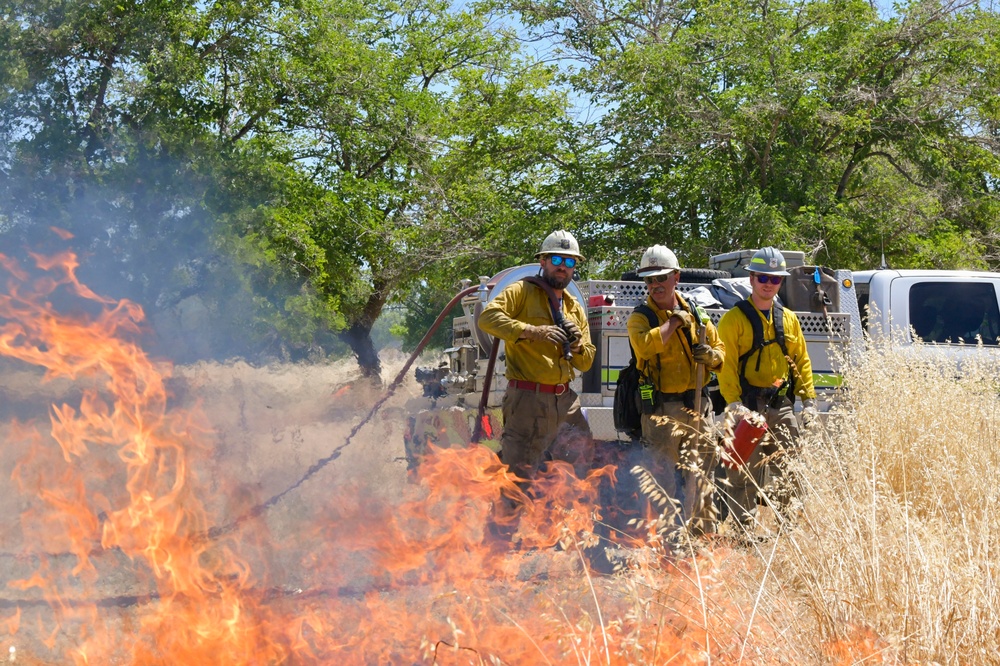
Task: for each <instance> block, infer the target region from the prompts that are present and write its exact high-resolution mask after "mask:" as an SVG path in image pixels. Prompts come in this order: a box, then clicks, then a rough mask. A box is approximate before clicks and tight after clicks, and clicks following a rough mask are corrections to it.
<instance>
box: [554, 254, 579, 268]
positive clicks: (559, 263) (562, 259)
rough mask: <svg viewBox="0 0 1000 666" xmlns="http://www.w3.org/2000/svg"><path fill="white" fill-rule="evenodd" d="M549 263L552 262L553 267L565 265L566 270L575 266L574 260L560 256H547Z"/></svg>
mask: <svg viewBox="0 0 1000 666" xmlns="http://www.w3.org/2000/svg"><path fill="white" fill-rule="evenodd" d="M549 261H551V262H552V265H553V266H562V265H563V264H565V265H566V268H573V267H574V266H576V259H574V258H573V257H564V256H562V255H561V254H551V255H549Z"/></svg>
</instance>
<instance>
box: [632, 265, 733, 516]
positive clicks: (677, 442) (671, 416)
mask: <svg viewBox="0 0 1000 666" xmlns="http://www.w3.org/2000/svg"><path fill="white" fill-rule="evenodd" d="M637 275H638V276H639V277H641V278H642V279H643V281H644V282H645V283H646V291H647V292H648V296H647V298H646V303H645V309H644V308H643V306H639V307H638V308H636V310H635V311H634V312H633V313H632V314H631V316H629V318H628V323H627V325H628V337H629V342H630V343H631V345H632V349H633V350H634V352H635V355H636V366H637V368H638V369H639V371H640V372H641V373H642V375H643V377H644V378H648V380H649V382H650V388H651V389H652V390H651V391H649V390H647V391H646V392H645V393H644V392H642V390H640V396H641V399H642V407H643V409H642V411H643V416H642V443H643V445H644V446H645V447H647V449H648V450H649V451H650V453H651V454H652V455H653V456H654V468H655V469H657V472H656V473H654V477H655V478H656V479H657V481H658V482H659V483H660V485H661V486H662V488H663V490H664V491H665V493H666V494H667V496H668V498H669V500H670V503H671V504H672V505H673V515H672V516H670V521H671V522H670V524H669V531H670V532H671V533H676V532H677V528H680V527H687V528H688V529H689V530H690V531H691V533H692V534H695V535H698V534H705V533H710V532H714V531H715V506H714V502H713V494H714V488H715V486H714V484H713V470H714V468H715V464H716V462H717V459H716V453H715V445H714V442H712V440H711V438H710V437H708V433H709V432H710V430H711V423H712V419H711V404H712V401H711V400H710V399H709V397H708V395H707V394H706V393H705V385H706V384H707V383H708V380H709V379H710V378H711V372H715V371H717V370H719V369H720V368H721V367H722V364H723V359H724V357H725V353H724V352H725V347H724V346H723V344H722V341H721V340H720V339H719V334H718V332H717V331H716V330H715V326H713V325H712V323H711V322H710V321H708V318H707V317H705V316H704V315H703V313H702V312H701V311H700V310H699V309H698V308H697V306H695V305H694V304H693V303H691V302H689V301H687V300H685V299H684V298H683V297H682V296H681V295H680V294H679V293H678V291H677V283H678V282H679V281H680V266H679V265H678V263H677V257H676V256H675V255H674V253H673V252H672V251H670V250H669V249H668V248H666V247H664V246H663V245H653V246H652V247H650V248H649V249H647V250H646V251H645V253H644V254H643V255H642V259H641V260H640V263H639V270H638V271H637ZM650 313H652V314H653V315H654V318H655V322H656V324H655V325H653V321H654V319H651V318H650V316H649V315H650ZM702 340H703V341H702ZM699 364H701V365H703V366H704V368H705V371H703V372H702V373H700V374H701V382H700V385H699V384H698V375H699V373H698V366H699ZM698 393H701V395H700V399H696V396H697V394H698ZM696 403H697V407H698V410H699V412H696V411H695V407H696ZM668 515H669V511H668Z"/></svg>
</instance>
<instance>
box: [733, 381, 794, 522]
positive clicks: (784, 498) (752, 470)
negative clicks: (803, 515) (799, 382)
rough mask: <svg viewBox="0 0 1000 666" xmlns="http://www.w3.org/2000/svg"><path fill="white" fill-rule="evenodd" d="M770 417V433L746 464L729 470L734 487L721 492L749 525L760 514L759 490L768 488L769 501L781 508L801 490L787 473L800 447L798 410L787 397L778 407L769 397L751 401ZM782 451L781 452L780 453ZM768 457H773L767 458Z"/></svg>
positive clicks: (766, 494) (780, 509)
mask: <svg viewBox="0 0 1000 666" xmlns="http://www.w3.org/2000/svg"><path fill="white" fill-rule="evenodd" d="M747 407H749V408H750V409H755V408H756V409H755V411H758V412H759V413H761V414H763V415H764V416H765V417H766V418H767V428H768V433H767V435H765V437H764V439H763V440H761V442H760V444H759V445H758V446H757V448H756V450H754V452H753V453H752V454H751V455H750V459H749V460H747V463H746V465H742V466H740V467H739V468H738V469H728V470H726V476H727V478H728V480H729V484H730V487H729V488H726V489H724V490H722V491H720V492H722V493H723V498H724V499H725V501H726V503H727V504H728V505H729V510H730V511H731V512H732V514H733V517H734V518H736V520H737V521H739V523H740V524H741V525H743V526H745V527H748V528H749V527H752V526H753V524H754V520H755V518H756V515H757V492H758V490H759V489H763V490H764V494H765V496H766V497H767V499H768V501H769V503H770V504H771V505H772V506H773V507H774V508H775V509H776V510H777V511H779V512H782V511H784V509H786V508H787V506H788V503H789V502H790V501H791V499H792V498H793V497H795V496H796V495H797V494H798V486H797V484H796V483H795V480H794V478H792V477H791V476H789V475H787V474H786V470H785V465H786V463H787V458H788V457H790V456H795V455H797V454H798V451H799V425H798V422H797V421H796V420H795V411H794V410H793V409H792V406H791V405H790V404H789V403H788V401H787V400H783V401H782V405H781V406H780V407H778V408H775V407H768V406H767V405H766V401H763V400H761V401H758V404H757V405H747ZM776 454H780V455H776ZM765 458H770V460H769V461H768V462H766V463H765V462H764V459H765Z"/></svg>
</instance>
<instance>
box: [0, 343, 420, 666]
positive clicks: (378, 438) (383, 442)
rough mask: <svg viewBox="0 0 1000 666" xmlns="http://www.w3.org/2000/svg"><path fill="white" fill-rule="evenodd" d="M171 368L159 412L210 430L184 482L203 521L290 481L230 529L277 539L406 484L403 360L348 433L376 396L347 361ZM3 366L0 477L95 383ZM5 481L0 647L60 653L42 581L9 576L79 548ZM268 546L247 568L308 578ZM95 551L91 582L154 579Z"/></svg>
mask: <svg viewBox="0 0 1000 666" xmlns="http://www.w3.org/2000/svg"><path fill="white" fill-rule="evenodd" d="M405 361H406V357H405V356H404V355H403V354H401V353H400V352H395V351H392V350H388V351H387V352H385V353H384V354H383V364H384V371H383V378H384V381H385V384H386V385H388V384H389V383H390V382H391V381H392V380H393V378H394V377H395V376H396V375H397V373H398V372H399V371H400V370H401V368H402V367H403V364H404V362H405ZM164 369H165V370H167V369H166V368H164ZM167 371H168V372H171V375H172V376H171V377H170V378H169V379H168V380H167V387H168V392H169V394H170V397H169V403H168V404H169V411H171V412H178V411H181V412H190V413H194V414H202V415H203V418H200V419H199V422H200V423H202V425H204V427H205V428H206V430H205V432H204V433H202V435H201V436H199V437H198V439H199V440H200V441H199V442H198V443H197V444H196V446H197V447H199V448H200V449H201V450H202V452H203V453H204V455H196V456H194V457H193V458H192V460H193V461H196V462H194V464H195V468H194V469H193V470H192V472H193V475H192V481H193V483H194V484H195V487H197V488H198V489H199V490H198V492H199V493H200V498H199V499H200V500H201V501H202V503H203V504H204V506H205V510H206V523H207V524H206V525H205V527H206V528H211V527H218V526H219V525H227V524H231V523H232V521H235V520H237V519H239V518H240V516H242V515H243V514H245V513H246V512H247V510H248V509H251V508H253V507H255V506H259V505H260V504H262V503H265V502H267V501H268V500H273V498H274V497H275V496H277V495H279V494H281V493H283V492H285V491H288V492H287V494H285V495H284V496H283V497H282V498H281V499H280V500H278V501H274V502H273V506H272V507H270V508H269V509H268V510H266V511H265V512H264V513H263V517H262V518H261V519H260V520H253V521H248V522H247V523H246V524H245V525H242V526H241V527H240V528H239V529H238V530H236V531H235V532H234V534H233V538H234V539H237V540H239V539H254V538H257V539H261V540H268V541H272V542H274V543H281V542H282V541H283V540H285V539H288V538H290V537H292V536H294V535H296V533H297V531H298V530H300V529H303V524H304V520H306V517H309V516H313V515H314V514H315V512H316V510H317V507H322V506H325V503H327V502H329V500H330V498H331V497H336V496H338V495H341V494H344V493H346V494H352V495H358V494H359V493H360V494H364V495H365V496H366V497H372V498H378V497H382V498H384V499H387V500H391V499H392V498H394V497H398V496H399V495H400V494H401V493H402V489H403V487H404V485H405V484H406V460H405V458H404V451H403V430H404V427H405V425H406V415H407V410H408V409H411V408H412V407H413V404H414V401H415V400H416V402H417V403H419V400H418V398H419V396H420V392H421V389H420V386H419V385H418V384H417V383H416V381H415V380H414V379H413V371H412V369H411V370H409V371H408V372H407V373H406V376H405V377H404V379H403V381H402V382H401V384H400V385H399V386H398V388H397V390H396V394H395V395H394V397H393V398H391V399H390V400H389V401H387V402H386V403H385V404H384V405H383V406H382V407H381V409H380V410H379V411H378V412H377V413H376V415H375V416H374V418H373V419H372V420H371V421H370V422H369V423H368V424H367V425H365V426H364V427H362V428H361V429H360V430H359V431H358V433H357V434H356V435H355V436H354V437H353V438H352V439H351V441H350V442H348V437H349V436H350V433H351V430H352V428H354V427H355V426H356V425H357V424H358V423H359V422H360V421H361V420H362V419H363V418H364V417H365V416H366V415H367V414H368V412H369V411H370V410H371V408H372V406H373V405H374V404H375V403H376V402H377V401H378V400H379V399H380V398H381V397H382V396H383V395H384V388H383V387H376V386H374V385H372V384H371V383H370V382H368V381H366V380H362V379H360V378H359V373H358V368H357V365H356V363H355V362H354V361H353V360H344V361H339V362H334V363H330V364H325V365H278V366H271V367H265V368H256V367H251V366H250V365H248V364H246V363H243V362H233V363H226V364H220V363H198V364H194V365H189V366H181V367H175V368H173V369H172V371H170V370H167ZM0 378H2V379H0V441H2V442H3V443H4V446H3V449H2V451H0V478H3V479H11V478H12V474H13V473H14V471H15V468H16V466H17V465H18V464H19V462H21V461H24V460H25V456H26V455H27V451H28V448H29V446H30V443H31V442H30V439H31V437H26V436H25V435H24V433H25V432H32V431H37V432H40V433H42V437H41V440H42V442H43V445H45V444H46V442H45V440H46V439H47V437H48V435H47V433H48V431H49V430H50V427H51V426H50V424H49V418H50V416H49V415H50V414H51V411H52V406H53V405H62V404H66V405H70V406H74V407H76V406H78V405H79V402H80V399H81V395H82V392H83V390H84V389H85V388H87V387H88V386H94V383H93V382H86V381H84V382H69V381H66V380H55V381H48V382H46V381H43V379H42V373H41V371H40V370H38V369H37V368H33V367H30V366H27V365H25V364H21V363H20V362H15V361H9V360H0ZM98 388H99V387H98ZM345 444H346V446H345ZM47 445H48V446H54V445H53V444H51V442H48V444H47ZM336 451H339V455H336V456H335V457H334V459H332V460H330V461H329V463H328V464H325V465H323V466H322V468H321V469H319V470H318V471H316V472H315V474H313V475H312V476H311V478H308V479H307V480H305V481H302V479H303V477H304V475H306V473H307V471H308V470H309V469H310V467H311V466H314V465H315V464H316V463H317V461H322V460H323V459H325V458H328V457H330V456H331V454H333V453H334V452H336ZM112 453H113V452H110V453H106V454H105V455H104V458H103V459H99V460H98V462H97V463H95V469H104V468H105V467H107V468H112V467H114V466H115V464H116V463H118V462H120V461H116V460H114V456H113V455H112ZM97 455H98V457H99V458H100V454H97ZM106 480H107V484H108V485H109V489H108V495H109V496H113V495H114V489H113V488H110V486H111V485H114V484H117V483H122V482H123V477H122V475H121V474H120V473H116V472H111V473H108V475H107V479H106ZM297 483H299V484H300V485H298V487H296V488H294V489H293V490H290V491H289V488H292V487H293V486H295V485H296V484H297ZM29 485H30V483H29ZM5 487H6V489H7V490H6V492H4V493H2V494H0V515H2V516H3V520H2V523H0V524H2V528H0V576H2V580H3V581H4V582H5V583H7V586H5V588H4V589H3V591H0V636H2V637H3V639H2V640H0V654H3V653H6V652H7V651H8V650H9V649H10V648H11V647H14V648H16V651H17V652H16V657H17V661H18V662H20V663H67V661H66V658H65V655H66V654H67V651H69V650H71V649H72V645H73V641H74V639H73V637H72V632H71V631H70V630H69V629H68V628H67V627H63V629H61V630H59V631H58V632H57V633H56V634H54V635H49V634H47V633H46V632H47V631H50V630H51V629H52V627H53V625H54V624H55V621H54V618H53V617H51V614H50V613H49V612H48V610H49V609H48V605H47V604H45V603H44V602H43V601H42V600H41V593H40V592H39V591H38V590H37V589H25V590H22V589H12V588H11V587H10V583H11V581H16V580H19V579H20V580H23V579H27V578H29V577H30V576H31V575H32V574H33V573H34V572H36V571H39V570H45V571H46V572H49V573H51V572H53V571H58V570H60V569H66V568H68V567H72V565H73V564H74V563H75V562H76V561H77V560H76V557H75V556H73V555H69V554H66V553H65V552H55V553H53V552H51V551H52V550H53V549H55V550H57V551H58V550H59V548H60V547H61V546H63V545H64V544H63V543H62V542H59V541H54V542H44V540H43V542H42V543H39V542H38V539H37V538H36V533H37V532H38V530H36V529H35V528H34V526H33V524H28V525H26V524H25V522H24V521H25V520H28V521H39V520H40V521H44V520H45V517H44V516H40V515H39V513H38V501H37V498H36V497H32V495H33V493H30V492H29V493H22V492H20V491H19V489H18V488H17V486H16V485H15V484H14V483H13V482H8V483H7V484H6V485H5ZM26 511H29V513H28V514H25V512H26ZM32 512H33V513H32ZM26 516H27V517H26ZM267 552H269V553H270V555H269V556H268V557H267V559H269V560H271V561H268V562H252V561H251V562H249V564H250V566H251V567H257V568H266V569H267V573H266V574H260V576H261V580H266V581H267V584H268V585H269V586H271V587H273V588H275V589H293V588H295V586H297V585H303V584H305V583H304V582H303V580H302V578H301V576H299V575H298V573H297V572H298V571H299V568H300V565H301V561H302V559H301V558H302V553H288V554H282V553H281V552H280V549H274V550H268V551H267ZM39 553H41V555H40V554H39ZM46 553H47V554H46ZM94 562H95V567H96V577H97V581H96V582H95V583H93V584H92V585H90V586H87V587H86V589H87V591H88V592H89V593H90V594H96V595H98V597H101V598H103V599H105V600H107V599H114V598H119V599H120V598H122V597H129V596H132V595H142V594H147V593H149V592H151V591H152V587H151V585H150V583H149V581H148V580H144V576H143V575H142V574H141V573H139V572H136V571H134V569H135V567H134V566H132V565H131V564H130V563H129V562H128V560H127V559H126V558H124V557H123V556H121V554H120V553H119V554H114V553H111V554H107V553H105V554H103V555H101V556H97V557H95V558H94ZM82 589H84V588H82V587H81V588H77V587H76V586H74V585H68V586H67V587H64V588H63V592H64V593H65V594H66V596H67V597H72V596H74V594H73V593H74V592H78V591H80V590H82ZM125 605H127V604H125ZM36 615H37V619H36ZM0 659H2V656H0Z"/></svg>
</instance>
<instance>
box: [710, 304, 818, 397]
mask: <svg viewBox="0 0 1000 666" xmlns="http://www.w3.org/2000/svg"><path fill="white" fill-rule="evenodd" d="M750 302H751V304H752V303H753V301H750ZM754 311H755V312H756V315H757V316H758V317H760V319H761V321H762V322H763V324H764V340H765V341H767V340H774V338H775V337H776V336H777V333H776V332H775V330H774V323H773V322H771V319H770V317H764V315H763V313H761V311H760V310H759V309H758V308H757V306H756V305H755V306H754ZM783 311H784V316H783V317H782V324H783V326H784V329H785V347H786V348H787V349H788V355H789V356H790V357H791V359H792V361H793V362H794V363H795V368H796V372H795V373H794V374H793V377H794V378H795V395H797V396H798V397H799V398H815V397H816V389H815V388H814V387H813V374H812V362H811V361H810V360H809V352H808V350H807V349H806V339H805V336H804V335H803V334H802V326H801V325H800V324H799V318H798V317H796V316H795V313H794V312H792V311H791V310H789V309H788V308H783ZM719 337H720V338H722V342H723V343H725V345H726V360H725V363H723V364H722V372H720V373H719V390H720V391H721V392H722V397H723V398H725V399H726V402H727V403H729V402H736V401H738V400H740V396H741V394H742V390H741V389H740V356H742V355H743V354H745V353H747V352H748V351H750V348H751V347H753V327H752V326H751V325H750V321H749V320H748V319H747V318H746V317H745V316H744V315H743V313H742V312H741V311H740V309H739V308H735V307H734V308H733V309H731V310H730V311H729V312H727V313H726V314H724V315H722V319H721V320H720V321H719ZM761 354H762V356H761V357H760V366H759V368H760V369H757V368H758V365H757V353H756V352H754V354H753V355H752V356H750V358H749V359H747V368H746V377H747V381H749V382H750V385H751V386H756V387H758V388H768V387H771V386H774V383H775V381H777V380H779V379H784V378H785V377H787V376H788V361H786V360H785V355H784V354H783V353H782V352H781V346H780V345H779V344H778V343H777V342H773V343H771V344H769V345H765V346H764V348H763V349H762V350H761Z"/></svg>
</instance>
